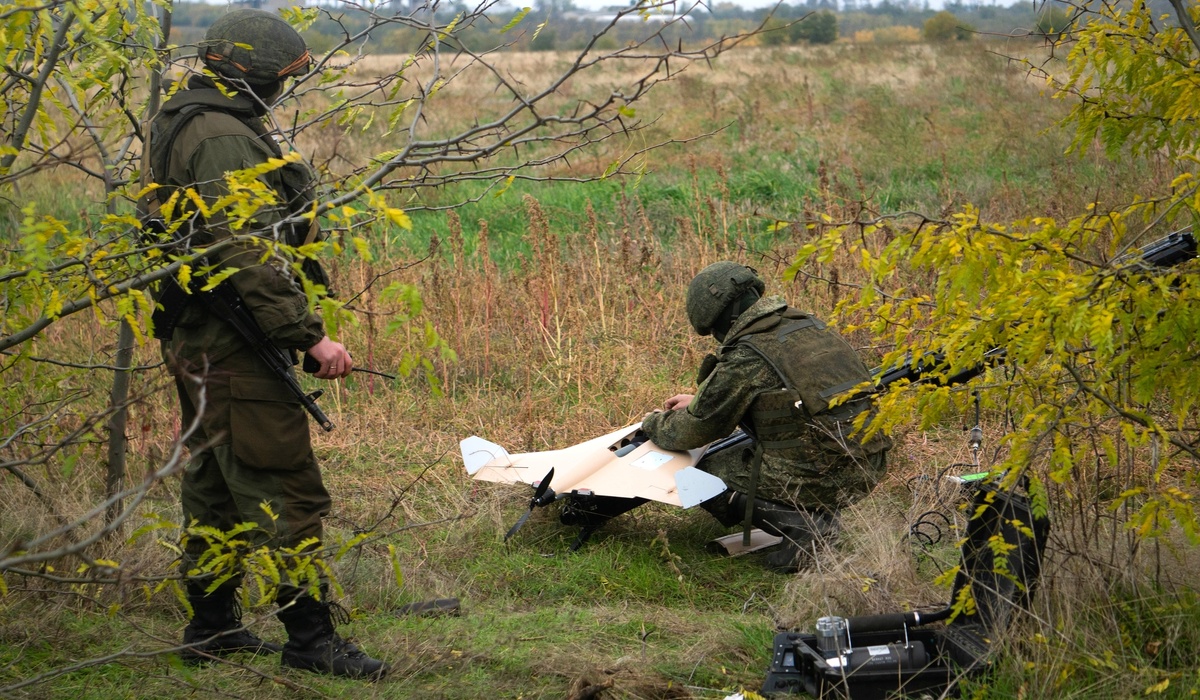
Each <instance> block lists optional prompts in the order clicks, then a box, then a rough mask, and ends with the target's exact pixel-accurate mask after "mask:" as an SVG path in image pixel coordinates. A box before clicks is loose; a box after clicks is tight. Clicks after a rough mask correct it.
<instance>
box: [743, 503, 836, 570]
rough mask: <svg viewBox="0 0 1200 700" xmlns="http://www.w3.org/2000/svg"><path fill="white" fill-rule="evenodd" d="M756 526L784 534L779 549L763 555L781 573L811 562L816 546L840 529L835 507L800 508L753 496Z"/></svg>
mask: <svg viewBox="0 0 1200 700" xmlns="http://www.w3.org/2000/svg"><path fill="white" fill-rule="evenodd" d="M752 518H753V522H754V525H755V527H759V528H762V529H763V530H765V531H766V532H769V533H771V534H772V535H778V536H780V537H782V538H783V543H782V544H781V545H780V547H779V549H778V550H776V551H774V552H771V553H770V554H768V555H767V556H766V557H765V563H766V565H767V566H768V567H769V568H771V569H773V570H775V571H776V572H778V573H781V574H794V573H796V572H798V571H800V570H801V569H806V568H808V567H809V566H811V565H812V563H813V561H814V556H815V554H816V551H817V548H818V547H822V546H827V545H829V544H832V543H833V542H834V540H836V538H837V535H838V533H839V532H840V531H841V524H840V522H839V519H838V514H837V512H836V511H826V510H803V509H798V508H791V507H788V506H786V505H783V504H782V503H776V502H774V501H765V500H762V499H759V498H756V499H754V514H753V516H752Z"/></svg>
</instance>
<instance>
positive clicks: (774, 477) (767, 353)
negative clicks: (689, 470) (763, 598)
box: [642, 297, 891, 508]
mask: <svg viewBox="0 0 1200 700" xmlns="http://www.w3.org/2000/svg"><path fill="white" fill-rule="evenodd" d="M798 319H811V317H809V316H807V315H804V314H800V313H799V312H796V311H795V310H793V309H789V308H788V307H787V304H786V302H784V301H783V299H781V298H779V297H765V298H763V299H760V300H759V301H758V302H756V303H755V304H754V305H753V306H751V307H750V308H749V309H747V310H746V311H745V312H743V313H742V315H741V316H739V317H738V318H737V319H736V320H735V321H734V324H733V326H732V328H730V331H729V334H728V335H727V336H726V341H725V343H724V344H722V345H721V346H720V347H719V348H718V350H717V352H716V354H715V356H712V357H713V359H714V360H715V365H714V364H713V361H712V360H709V362H708V364H710V365H712V369H711V371H710V372H708V374H707V376H706V377H703V378H702V379H701V381H700V386H699V388H698V390H697V392H696V395H695V397H694V398H693V399H692V402H691V404H690V405H689V406H688V407H687V408H686V409H682V410H676V411H668V412H664V413H655V414H652V415H650V416H648V417H647V418H646V419H645V421H644V422H643V424H642V427H643V429H644V430H645V431H646V434H647V435H648V436H649V437H650V439H651V440H653V441H654V442H655V444H657V445H659V446H661V447H664V448H666V449H671V450H686V449H694V448H698V447H702V446H704V445H707V444H708V443H710V442H713V441H714V440H719V439H721V438H724V437H726V436H728V435H729V434H730V433H732V432H733V431H734V430H735V429H736V428H737V427H738V426H739V425H741V426H742V427H744V428H745V429H747V431H748V432H750V433H751V434H752V435H755V436H756V437H757V438H759V439H761V440H762V442H763V446H764V448H765V449H764V450H763V456H762V464H761V467H760V475H759V483H758V489H757V495H758V496H759V497H761V498H766V499H770V500H774V501H780V502H791V503H796V504H798V505H804V506H807V507H813V506H819V505H820V506H826V507H831V508H832V507H840V506H842V505H845V504H847V503H849V502H852V501H853V500H855V499H857V498H858V497H861V496H862V495H864V494H865V493H867V492H869V491H870V490H871V489H872V488H873V487H874V486H875V484H876V483H877V482H878V481H879V479H880V478H881V477H882V475H883V470H884V465H885V459H884V453H885V452H886V450H887V449H888V448H889V447H890V446H891V442H890V440H888V438H887V437H886V436H883V435H876V436H875V437H873V438H872V439H871V440H870V441H869V442H867V443H862V442H860V441H859V439H858V438H857V437H854V436H851V434H850V433H851V432H852V430H851V428H850V427H849V423H850V422H852V420H853V418H854V417H855V416H856V415H857V413H858V412H859V411H861V410H867V408H868V407H867V405H866V403H865V402H864V403H862V404H859V405H856V406H853V407H843V408H837V407H835V408H833V409H829V408H827V407H826V406H825V405H821V399H820V398H819V397H818V396H816V395H815V394H817V393H819V392H811V390H810V389H809V388H808V387H806V386H804V384H805V382H804V377H803V375H804V374H805V373H809V374H811V375H815V379H814V381H815V383H816V384H820V385H822V386H824V384H831V386H829V387H828V388H829V389H838V390H839V391H844V390H845V389H849V388H850V387H851V386H854V385H855V384H856V383H857V382H858V381H864V380H866V379H868V378H869V377H870V374H869V372H868V371H867V369H866V367H865V366H864V365H863V364H862V360H861V359H859V357H858V355H857V354H856V353H855V352H854V350H853V349H852V348H851V347H850V346H849V344H846V343H845V341H844V340H842V339H841V338H840V336H837V334H836V333H834V332H833V331H827V330H825V328H824V324H821V323H820V322H819V321H816V320H815V319H811V322H805V323H806V324H807V325H804V324H800V326H801V327H805V328H808V329H810V332H809V333H807V334H806V333H791V334H788V335H785V336H783V337H776V336H777V331H778V329H780V328H784V327H785V326H786V325H787V324H788V323H789V322H790V323H792V324H797V322H798ZM814 329H815V330H819V331H820V332H821V334H823V335H825V336H827V337H826V339H825V341H824V342H825V347H826V349H828V350H830V352H828V353H825V354H824V355H823V356H818V357H813V356H812V354H811V353H810V352H809V351H808V349H806V348H805V347H804V338H803V336H805V335H808V336H810V337H809V340H811V336H812V334H813V333H812V331H813V330H814ZM773 331H775V332H773ZM768 358H769V359H768ZM773 365H774V366H773ZM781 375H782V376H781ZM826 375H828V376H826ZM785 376H791V377H792V380H790V381H788V382H786V384H791V385H793V388H799V389H800V391H801V393H803V394H808V393H813V394H814V396H813V398H812V400H811V401H810V400H809V399H808V397H807V396H806V397H805V399H804V401H803V402H801V401H800V395H799V394H796V393H795V391H790V392H789V389H788V387H787V386H785ZM797 378H799V380H800V381H799V382H797ZM847 378H849V380H847ZM809 384H810V385H811V384H813V382H809ZM832 385H840V386H832ZM832 396H833V394H830V395H829V397H830V398H831V397H832ZM798 402H799V403H800V404H802V405H797V403H798ZM805 403H808V404H810V405H811V404H816V405H813V407H812V412H813V413H815V414H816V415H815V416H814V415H810V413H809V412H808V411H807V408H808V406H804V405H803V404H805ZM800 409H804V410H800ZM725 452H727V453H728V454H723V453H714V454H712V455H706V457H705V459H704V460H703V461H702V463H701V465H700V466H701V467H702V468H704V469H706V470H708V471H710V472H712V473H714V474H716V475H717V476H719V477H721V478H722V479H724V480H725V482H726V484H727V485H729V486H730V487H731V488H733V489H736V490H738V491H742V492H746V491H747V490H748V486H749V481H750V465H751V455H752V450H750V449H746V448H740V449H739V448H735V449H731V450H726V451H725Z"/></svg>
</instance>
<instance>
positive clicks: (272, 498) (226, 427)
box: [149, 9, 387, 678]
mask: <svg viewBox="0 0 1200 700" xmlns="http://www.w3.org/2000/svg"><path fill="white" fill-rule="evenodd" d="M200 56H201V58H202V60H203V61H204V64H205V65H206V66H207V67H208V68H209V70H211V71H212V73H213V74H214V75H215V79H213V78H210V77H205V76H193V77H191V78H190V79H189V81H188V84H187V89H185V90H180V91H179V92H177V93H176V94H175V95H174V96H173V97H172V98H171V99H170V100H168V101H167V102H166V104H164V105H163V109H162V112H161V113H160V114H159V115H158V116H157V117H156V118H155V120H154V123H153V126H152V129H151V137H150V151H149V157H150V167H151V171H152V173H153V175H154V180H155V181H156V182H158V183H160V184H162V185H163V186H164V192H176V191H180V190H181V189H182V188H193V189H194V190H195V191H196V192H198V193H199V194H200V196H201V197H202V198H203V199H204V200H205V201H206V202H207V203H208V204H209V205H211V204H212V203H213V202H215V201H216V200H217V199H218V198H219V197H221V196H223V195H226V194H228V189H227V187H226V182H225V175H226V173H229V172H231V171H237V170H243V169H247V168H252V167H255V166H259V165H262V164H264V163H266V162H267V160H268V159H270V158H279V157H280V156H281V152H280V148H279V146H278V145H277V144H276V142H275V141H274V140H273V139H272V138H271V137H270V135H268V133H267V131H266V128H265V127H264V124H263V117H264V116H265V115H266V114H267V112H268V109H269V106H270V105H271V104H272V103H273V102H274V101H275V100H276V99H278V98H279V96H280V94H282V92H283V87H284V82H285V81H286V80H287V79H288V78H289V77H292V76H297V75H303V74H304V73H306V72H308V70H309V66H310V64H311V58H310V56H309V52H308V49H307V47H306V46H305V44H304V40H303V39H302V38H301V37H300V35H299V34H298V33H297V32H296V30H295V29H293V28H292V27H291V26H289V25H288V24H287V22H285V21H284V20H283V19H282V18H280V17H279V16H277V15H274V14H271V13H268V12H263V11H260V10H248V9H244V10H235V11H233V12H230V13H228V14H226V15H223V16H222V17H221V18H220V19H218V20H217V21H216V22H215V23H214V24H213V25H212V27H211V28H210V29H209V30H208V32H207V34H206V36H205V41H204V44H203V45H202V47H201V49H200ZM312 179H313V177H312V174H311V171H309V170H308V168H307V167H304V166H299V167H297V165H289V166H287V167H285V168H282V169H275V170H271V171H270V172H266V173H264V174H262V175H260V176H259V180H260V181H261V182H262V183H263V184H264V185H265V186H266V187H267V188H269V190H270V192H271V193H272V196H273V197H274V198H275V200H276V202H277V206H274V207H265V208H264V209H263V210H260V211H259V212H258V213H257V214H255V219H254V221H253V223H252V225H251V227H250V228H249V231H250V232H252V233H255V234H256V235H257V236H260V237H262V238H270V237H272V236H278V237H281V238H282V239H284V240H285V241H286V242H287V243H289V244H291V245H300V244H302V243H304V242H305V236H308V235H311V234H310V233H309V229H308V227H295V228H293V227H284V226H280V225H279V224H280V222H281V221H283V220H284V219H286V218H287V217H288V216H289V215H292V214H294V213H295V212H297V211H302V210H304V207H305V206H306V205H307V206H309V207H311V204H312V199H311V189H312V185H313V182H312ZM158 197H159V201H165V200H166V198H165V197H164V196H163V195H162V194H160V195H158ZM179 201H180V202H186V198H183V197H181V198H179ZM314 231H315V229H314ZM241 232H242V233H245V232H246V229H243V230H242V231H241ZM191 235H192V237H193V239H192V240H191V241H189V244H190V245H193V246H198V247H206V246H208V245H210V244H212V243H213V242H216V241H218V240H221V239H224V238H228V237H229V236H230V235H231V231H230V225H229V222H228V221H227V220H226V218H225V216H224V215H223V214H221V213H220V212H212V213H210V214H209V216H208V218H207V219H200V220H198V225H197V226H196V227H195V231H194V233H192V234H191ZM264 250H265V249H264V247H263V245H261V244H254V243H245V244H239V245H236V246H234V247H232V248H228V249H226V250H224V251H222V252H220V253H218V254H214V255H213V256H211V257H210V259H209V260H208V262H210V263H214V264H216V265H217V266H218V267H224V268H229V267H232V268H237V269H238V271H237V272H236V273H235V274H233V275H232V276H231V277H230V278H229V279H228V280H227V281H226V282H225V284H231V285H232V287H233V289H234V290H235V291H236V292H237V293H238V294H239V295H240V296H241V298H242V300H243V302H244V305H245V307H246V308H248V309H249V311H250V312H251V314H252V315H253V317H254V319H255V320H256V321H257V323H258V325H259V327H260V328H261V330H262V331H263V333H265V334H266V336H267V338H268V339H269V340H270V341H271V342H272V343H273V344H274V345H276V346H277V347H278V348H280V349H281V350H284V351H286V352H288V353H294V352H297V351H300V352H306V353H308V355H310V356H311V357H312V358H313V359H314V360H315V361H316V362H317V363H319V364H320V369H319V370H318V371H317V372H315V375H316V376H317V377H319V378H321V379H337V378H339V377H345V376H347V375H348V374H350V370H351V368H352V362H351V359H350V355H349V353H347V352H346V348H345V347H343V345H342V344H341V343H338V342H335V341H333V340H331V339H330V338H329V336H328V335H326V334H325V330H324V324H323V323H322V321H321V319H320V318H319V317H318V316H316V315H314V314H313V313H311V312H309V310H308V300H307V298H306V296H305V294H304V292H303V290H302V289H301V287H300V285H299V284H298V282H297V280H296V278H295V277H294V276H293V274H292V272H291V261H290V260H286V259H282V258H281V257H280V256H279V255H274V256H272V257H271V258H268V259H266V260H265V261H264V259H263V255H264ZM214 258H215V259H214ZM198 297H200V295H199V294H190V295H186V298H187V299H189V301H187V302H185V303H183V304H179V305H178V308H171V309H163V312H160V313H162V318H168V317H169V318H170V320H171V321H172V323H170V324H166V323H163V324H161V325H164V326H167V327H157V328H156V329H155V330H156V335H158V336H159V337H160V338H164V340H163V344H162V350H163V357H164V359H165V361H166V363H167V367H168V369H169V371H170V373H171V374H172V376H173V377H174V378H175V384H176V388H177V391H178V394H179V403H180V409H181V413H182V421H183V424H184V425H190V424H192V423H193V421H195V420H196V419H197V418H198V419H199V421H200V425H199V430H197V431H196V432H195V433H194V434H193V435H192V436H191V437H190V439H189V441H188V447H189V449H190V451H191V461H190V463H189V465H188V467H187V469H186V471H185V473H184V475H183V485H182V495H181V496H182V502H183V517H184V521H185V523H187V524H190V523H193V522H195V523H197V524H199V525H201V526H208V527H214V528H218V529H221V530H228V529H230V528H231V527H233V526H234V525H236V524H238V523H242V522H256V523H258V525H259V527H260V530H259V532H260V533H261V535H260V536H261V540H262V541H264V542H266V543H267V544H269V546H270V547H272V548H273V549H279V548H293V547H299V546H300V545H301V544H302V543H304V542H319V540H320V538H321V518H322V516H324V515H326V514H328V512H329V509H330V504H331V502H330V498H329V493H328V492H327V491H326V490H325V486H324V484H323V483H322V481H321V473H320V468H319V466H318V464H317V460H316V457H315V456H314V455H313V451H312V447H311V443H310V435H309V425H308V417H307V415H306V414H305V411H304V409H303V408H302V407H301V404H300V403H299V401H298V400H297V398H296V397H295V396H294V395H293V394H292V393H290V392H289V391H288V389H287V387H286V385H285V384H284V382H283V380H282V379H281V378H279V377H278V376H276V375H275V374H273V373H272V371H271V369H270V367H269V365H267V364H266V363H265V362H264V360H263V359H261V358H260V356H259V355H258V354H257V353H256V352H254V350H253V349H252V348H251V347H250V346H249V344H248V343H247V342H246V340H245V339H244V338H243V336H242V335H240V334H239V333H237V332H235V330H234V329H233V327H232V326H231V325H230V324H229V323H227V322H226V321H225V320H223V319H222V318H220V317H218V316H217V315H215V314H214V313H213V312H212V311H211V310H210V309H209V308H208V306H207V305H206V304H207V302H206V301H205V300H204V299H200V298H198ZM158 318H159V317H157V316H156V320H157V319H158ZM264 503H265V504H267V506H269V508H270V510H271V512H272V513H274V514H275V515H276V516H277V518H275V519H272V518H270V517H268V516H267V514H266V513H265V512H264V510H263V508H262V504H264ZM319 546H320V545H319V544H318V545H315V546H314V547H313V548H316V547H319ZM205 549H206V543H205V542H204V541H203V540H202V539H200V538H196V537H192V538H189V539H188V540H187V544H186V546H185V552H184V557H183V570H184V571H185V572H190V571H192V570H193V569H194V568H195V567H196V566H197V564H198V563H199V559H200V557H201V555H202V554H203V552H204V551H205ZM305 551H306V552H309V551H310V550H309V549H306V550H305ZM238 585H240V577H235V578H234V579H231V580H230V581H228V582H225V583H224V584H222V585H220V586H218V587H217V588H216V589H215V590H212V591H208V590H207V589H208V588H210V587H211V582H210V581H207V580H204V579H202V578H193V579H189V580H188V583H187V597H188V602H189V603H190V604H191V607H192V609H193V616H192V618H191V622H190V623H189V624H188V626H187V628H186V629H185V630H184V634H183V638H184V642H185V643H186V644H191V645H193V646H192V647H191V649H190V650H189V651H188V652H185V656H186V657H187V658H188V659H189V660H192V661H198V660H201V659H203V658H206V655H216V656H223V655H226V654H230V653H233V652H237V651H250V652H253V653H256V654H262V653H274V652H278V651H280V650H281V648H280V647H279V646H278V645H275V644H271V643H269V642H264V641H263V640H261V639H259V638H258V637H256V636H254V635H253V634H251V633H250V632H248V631H246V630H244V629H243V628H242V625H241V620H240V614H239V613H238V608H237V606H236V605H235V593H236V589H237V587H238ZM279 603H280V606H281V607H280V610H279V619H280V620H281V621H282V622H283V624H284V627H285V628H286V629H287V634H288V641H287V644H286V645H285V646H284V647H282V657H281V663H282V665H283V666H287V667H294V668H303V669H309V670H312V671H317V672H320V673H329V674H333V675H337V676H349V677H360V678H378V677H381V676H382V675H383V674H384V672H386V670H387V665H386V664H384V663H383V662H382V661H379V660H377V659H373V658H371V657H370V656H368V655H367V654H365V653H363V652H362V651H360V650H359V649H358V648H356V647H355V646H354V645H353V644H350V643H348V642H346V641H345V640H343V639H342V638H341V637H340V636H338V634H337V633H336V632H335V631H334V623H333V617H332V613H331V602H330V601H329V600H328V591H327V590H326V588H325V587H322V590H321V595H320V598H319V599H318V598H316V597H313V596H312V595H310V594H309V593H308V592H307V591H306V590H305V589H303V588H301V587H298V586H288V585H284V586H281V588H280V592H279ZM335 609H336V606H335Z"/></svg>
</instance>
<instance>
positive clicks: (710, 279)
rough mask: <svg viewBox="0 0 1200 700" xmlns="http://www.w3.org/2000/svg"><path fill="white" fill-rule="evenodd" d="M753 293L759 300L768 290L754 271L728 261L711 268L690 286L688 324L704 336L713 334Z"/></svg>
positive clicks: (694, 278) (701, 273) (688, 292)
mask: <svg viewBox="0 0 1200 700" xmlns="http://www.w3.org/2000/svg"><path fill="white" fill-rule="evenodd" d="M751 289H752V290H754V291H755V292H757V294H758V295H759V296H761V295H762V293H763V292H764V291H765V290H766V285H765V284H763V281H762V279H760V278H759V276H758V273H757V272H755V271H754V268H751V267H746V266H745V265H739V264H738V263H735V262H730V261H728V260H725V261H722V262H717V263H713V264H712V265H709V266H708V267H706V268H704V269H703V270H701V271H700V274H698V275H696V276H695V277H693V278H692V281H691V284H689V285H688V291H687V317H688V322H689V323H691V324H692V328H694V329H696V332H697V333H699V334H700V335H709V334H711V333H712V332H713V328H714V326H716V325H717V323H718V321H720V320H721V316H722V312H724V311H725V310H726V309H727V308H728V307H729V306H730V305H732V304H733V303H734V302H736V301H737V300H738V299H740V298H741V297H742V295H744V294H745V293H746V292H747V291H749V290H751Z"/></svg>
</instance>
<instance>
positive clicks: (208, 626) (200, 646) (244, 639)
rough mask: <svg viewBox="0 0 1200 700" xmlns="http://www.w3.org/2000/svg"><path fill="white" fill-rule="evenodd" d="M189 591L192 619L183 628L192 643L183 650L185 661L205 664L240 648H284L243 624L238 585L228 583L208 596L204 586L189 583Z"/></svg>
mask: <svg viewBox="0 0 1200 700" xmlns="http://www.w3.org/2000/svg"><path fill="white" fill-rule="evenodd" d="M187 591H188V602H189V603H191V605H192V619H191V621H190V622H188V626H187V627H185V628H184V630H183V643H184V644H188V645H191V646H189V647H188V648H186V649H183V650H181V651H180V652H179V658H180V659H182V660H183V661H184V663H188V664H201V663H205V662H207V661H212V657H214V656H217V657H225V656H229V655H230V654H235V653H237V652H240V651H247V652H250V653H251V654H277V653H279V651H280V650H282V649H283V647H281V646H279V645H278V644H273V643H271V642H267V641H264V640H262V639H259V638H258V637H257V636H255V635H254V634H253V633H251V632H250V631H249V630H247V629H245V628H244V627H243V626H242V615H241V610H240V609H239V606H238V602H237V596H236V595H235V594H236V592H237V588H236V587H234V586H224V587H221V588H218V589H217V590H215V591H213V592H212V593H210V594H207V595H205V593H204V588H203V587H201V586H199V585H197V584H191V583H189V584H188V587H187Z"/></svg>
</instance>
